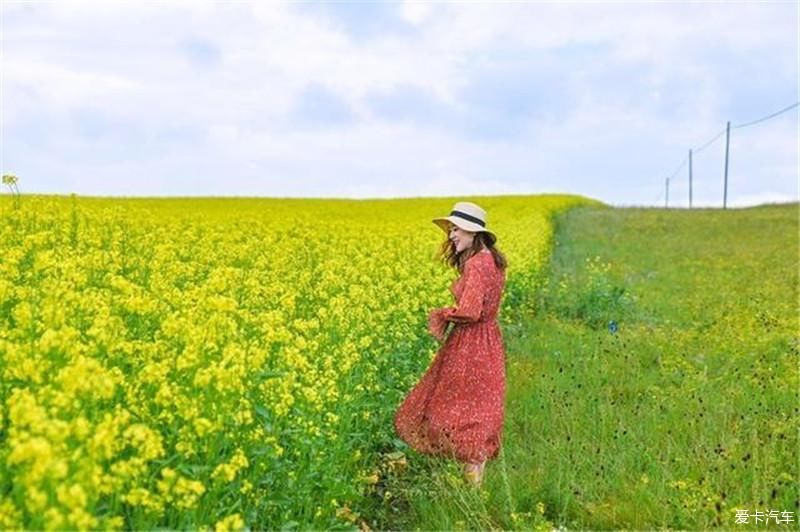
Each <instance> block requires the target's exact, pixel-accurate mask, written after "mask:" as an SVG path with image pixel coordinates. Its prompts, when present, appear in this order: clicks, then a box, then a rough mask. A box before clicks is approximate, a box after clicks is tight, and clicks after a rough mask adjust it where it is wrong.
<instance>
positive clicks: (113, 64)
mask: <svg viewBox="0 0 800 532" xmlns="http://www.w3.org/2000/svg"><path fill="white" fill-rule="evenodd" d="M0 10H2V80H1V81H2V102H1V103H2V105H1V107H2V142H1V143H0V144H2V157H1V158H2V161H0V164H1V165H2V171H3V173H12V174H15V175H17V176H18V177H19V178H20V182H19V184H20V189H21V190H22V191H24V192H45V193H62V194H67V193H72V192H75V193H78V194H86V195H125V196H170V195H182V196H202V195H215V196H271V197H350V198H372V197H375V198H378V197H414V196H459V195H484V194H486V195H494V194H536V193H552V192H564V193H575V194H581V195H585V196H589V197H593V198H597V199H600V200H602V201H605V202H607V203H609V204H612V205H663V204H664V199H665V198H664V196H665V179H666V178H667V177H669V176H670V175H671V174H673V172H674V171H675V170H676V169H678V168H679V165H680V164H681V163H682V162H683V161H684V160H685V159H686V158H687V155H688V150H689V149H690V148H699V147H700V146H702V145H703V144H704V143H705V142H706V141H708V140H710V139H711V138H713V137H714V136H715V135H717V134H718V133H719V132H720V131H721V130H722V129H724V128H725V124H726V121H728V120H730V121H731V122H732V124H733V125H734V126H735V125H737V124H743V123H745V122H748V121H751V120H754V119H757V118H760V117H762V116H765V115H768V114H770V113H772V112H774V111H777V110H779V109H782V108H784V107H786V106H788V105H791V104H793V103H795V102H797V101H798V100H800V87H799V85H798V75H799V74H798V59H799V58H800V43H799V41H798V39H799V37H798V26H799V25H800V13H799V12H798V4H797V3H796V2H790V1H787V2H724V3H723V2H692V3H689V2H648V3H645V2H637V3H623V2H594V3H589V2H580V3H579V2H561V3H553V2H549V3H548V2H529V3H521V2H516V3H510V2H509V3H488V2H486V3H477V2H473V3H467V2H461V3H457V2H448V3H434V2H371V3H370V2H335V3H332V2H294V3H277V2H276V3H244V2H235V3H234V2H199V1H197V2H193V1H192V2H189V1H186V2H166V1H165V2H131V3H124V2H107V3H103V2H57V3H56V2H50V3H21V2H20V3H15V2H8V1H4V2H3V3H2V5H0ZM798 116H799V115H798V108H795V109H793V110H791V111H789V112H786V113H783V114H782V115H780V116H778V117H776V118H774V119H771V120H768V121H765V122H762V123H760V124H756V125H753V126H750V127H746V128H738V129H734V130H733V132H732V135H731V142H730V145H731V152H730V162H729V164H730V172H729V184H728V202H729V205H731V206H745V205H753V204H758V203H763V202H770V201H793V200H795V201H796V200H797V199H798V186H800V185H799V180H798V165H799V162H800V153H799V150H798V144H799V134H798ZM724 147H725V137H724V136H722V137H721V138H720V139H718V140H717V141H716V142H715V143H713V144H712V145H710V146H709V147H707V148H706V149H704V150H703V151H702V152H700V153H698V154H697V155H696V156H695V157H694V158H693V159H694V167H693V176H694V179H693V181H694V189H693V204H694V205H695V206H714V207H716V206H721V205H722V195H723V169H724ZM670 204H671V205H674V206H686V205H688V168H686V167H685V166H684V167H683V168H682V169H681V170H680V171H679V172H678V173H677V174H676V175H674V177H673V178H672V180H671V182H670Z"/></svg>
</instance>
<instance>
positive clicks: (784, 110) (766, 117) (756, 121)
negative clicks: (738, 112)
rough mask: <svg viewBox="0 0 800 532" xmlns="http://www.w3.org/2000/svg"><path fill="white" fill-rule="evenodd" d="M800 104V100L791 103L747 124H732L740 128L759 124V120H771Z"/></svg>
mask: <svg viewBox="0 0 800 532" xmlns="http://www.w3.org/2000/svg"><path fill="white" fill-rule="evenodd" d="M798 105H800V102H795V103H793V104H792V105H790V106H789V107H787V108H785V109H781V110H780V111H778V112H777V113H772V114H771V115H769V116H765V117H764V118H759V119H758V120H753V121H752V122H747V123H746V124H739V125H738V126H731V129H739V128H740V127H747V126H752V125H753V124H758V123H759V122H763V121H764V120H769V119H770V118H773V117H776V116H778V115H779V114H781V113H785V112H786V111H789V110H791V109H794V108H795V107H797V106H798Z"/></svg>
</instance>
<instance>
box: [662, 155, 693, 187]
mask: <svg viewBox="0 0 800 532" xmlns="http://www.w3.org/2000/svg"><path fill="white" fill-rule="evenodd" d="M687 162H689V158H688V157H685V158H684V159H683V162H682V163H681V164H680V166H678V168H676V169H675V171H674V172H672V175H671V176H669V177H668V178H667V179H669V180H670V181H671V180H672V178H673V177H675V176H676V175H678V172H680V171H681V168H683V167H684V166H686V163H687Z"/></svg>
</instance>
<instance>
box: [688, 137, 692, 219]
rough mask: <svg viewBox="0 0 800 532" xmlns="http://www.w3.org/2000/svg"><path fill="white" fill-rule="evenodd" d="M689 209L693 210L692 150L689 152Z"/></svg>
mask: <svg viewBox="0 0 800 532" xmlns="http://www.w3.org/2000/svg"><path fill="white" fill-rule="evenodd" d="M689 208H690V209H691V208H692V150H689Z"/></svg>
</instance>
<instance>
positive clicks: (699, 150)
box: [692, 129, 727, 153]
mask: <svg viewBox="0 0 800 532" xmlns="http://www.w3.org/2000/svg"><path fill="white" fill-rule="evenodd" d="M725 131H727V130H726V129H723V130H722V131H720V132H719V133H718V134H717V136H716V137H714V138H713V139H711V140H709V141H708V142H706V143H705V144H703V146H701V147H700V148H697V149H696V150H692V151H693V152H694V153H700V152H701V151H703V150H704V149H706V148H708V147H709V146H711V145H712V144H713V143H714V141H715V140H717V139H718V138H720V137H721V136H722V135H724V134H725Z"/></svg>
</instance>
